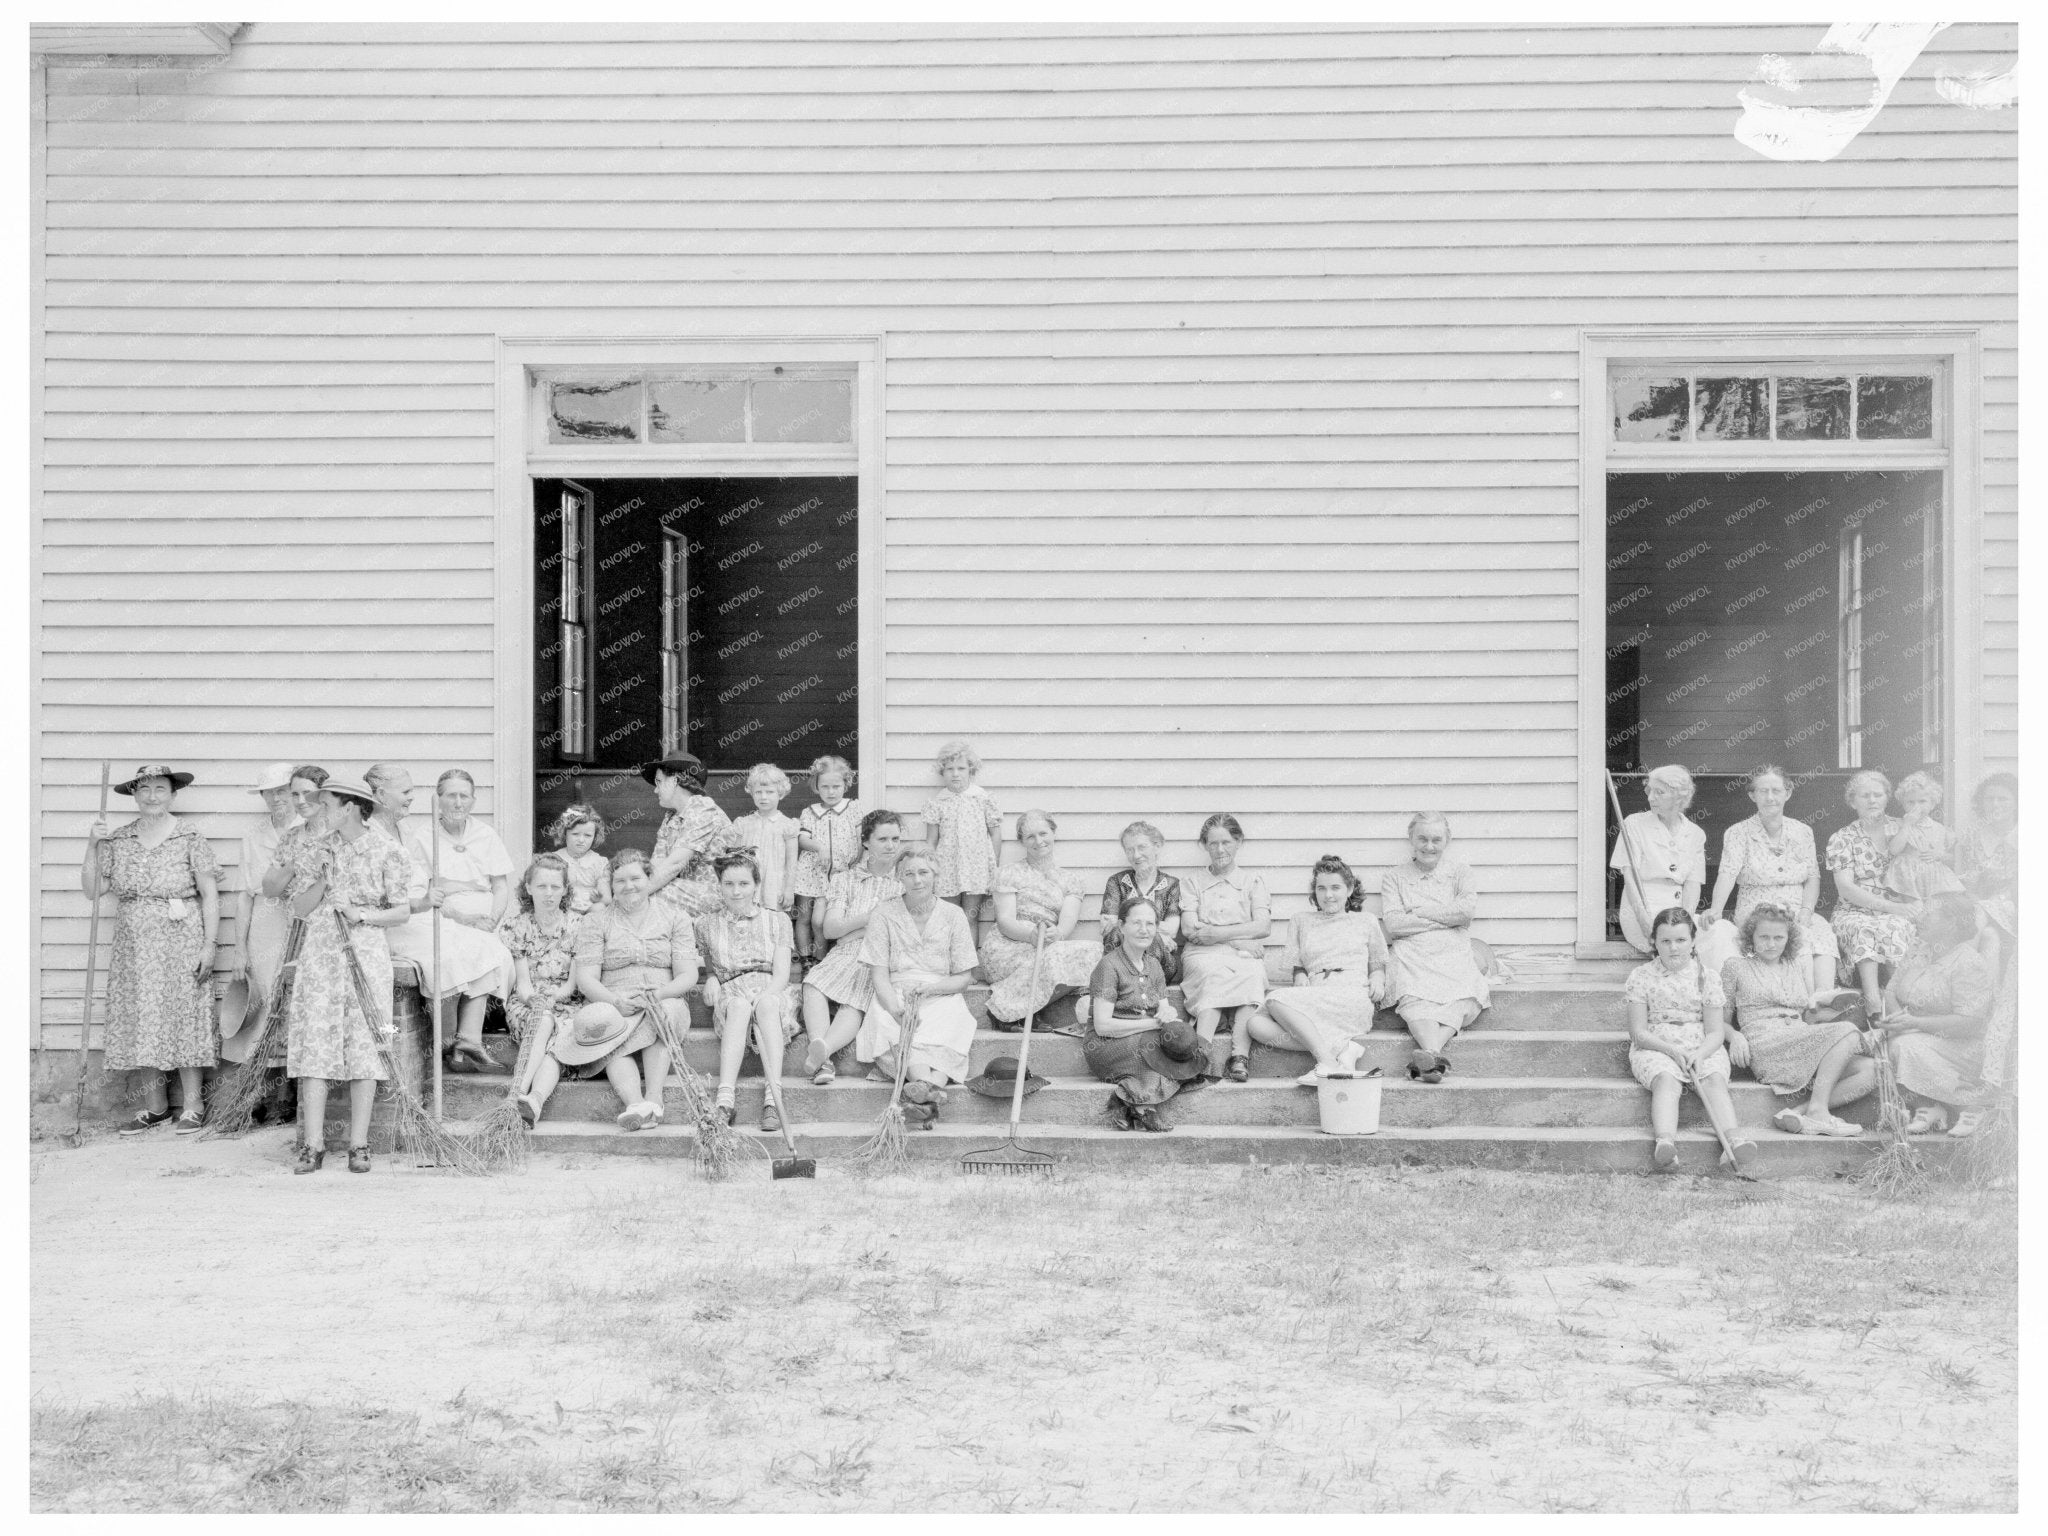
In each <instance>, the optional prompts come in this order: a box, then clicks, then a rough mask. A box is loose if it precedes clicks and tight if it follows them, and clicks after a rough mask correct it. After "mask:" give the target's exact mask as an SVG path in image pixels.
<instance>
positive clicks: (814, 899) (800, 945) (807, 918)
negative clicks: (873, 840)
mask: <svg viewBox="0 0 2048 1536" xmlns="http://www.w3.org/2000/svg"><path fill="white" fill-rule="evenodd" d="M811 787H812V788H813V789H815V790H816V791H817V793H818V801H817V804H815V805H807V806H805V807H804V809H803V814H802V815H801V816H799V817H797V820H796V849H797V852H796V952H797V953H798V954H799V955H802V956H803V957H804V958H806V959H808V960H818V959H822V958H823V957H824V954H825V951H826V950H827V949H829V948H831V945H830V944H829V943H827V942H826V940H825V937H824V935H823V934H821V933H818V932H816V931H815V930H814V929H813V927H812V921H811V920H812V917H813V914H815V913H816V911H817V908H818V903H819V902H821V901H823V900H824V899H825V892H826V888H827V887H828V886H829V885H830V883H831V880H832V877H833V876H834V875H836V874H838V873H839V871H840V870H842V869H846V868H848V867H849V866H850V865H852V863H853V862H854V860H856V859H858V858H859V857H860V855H861V847H860V819H861V817H862V816H864V815H865V814H867V813H866V812H865V811H864V810H863V809H862V808H861V803H860V802H859V801H858V800H855V799H854V798H852V796H853V764H851V763H849V762H848V761H847V760H846V759H845V758H843V757H821V758H819V759H818V760H817V761H816V762H814V763H812V764H811Z"/></svg>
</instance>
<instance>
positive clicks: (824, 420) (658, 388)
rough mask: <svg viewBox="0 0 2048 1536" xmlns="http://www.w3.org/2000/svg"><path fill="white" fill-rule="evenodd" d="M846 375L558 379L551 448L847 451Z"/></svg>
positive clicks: (778, 372)
mask: <svg viewBox="0 0 2048 1536" xmlns="http://www.w3.org/2000/svg"><path fill="white" fill-rule="evenodd" d="M853 382H854V381H853V375H852V373H851V372H850V371H830V372H828V371H823V370H809V369H796V368H788V369H784V368H776V369H773V370H760V371H757V372H752V373H737V372H735V373H730V374H719V375H710V374H699V375H695V376H691V377H679V376H676V375H673V374H656V373H646V374H617V373H613V374H606V375H601V376H600V375H562V376H558V377H553V378H549V379H547V380H545V381H544V382H543V384H542V388H543V390H544V391H545V402H546V403H545V406H544V414H545V416H546V421H547V440H548V442H549V443H550V444H555V445H566V444H589V445H594V446H601V447H615V448H616V447H623V446H629V445H636V444H637V445H671V444H684V445H687V444H702V445H705V446H707V447H708V446H713V445H753V444H760V445H769V444H773V445H777V446H778V447H787V446H790V445H802V444H823V445H848V446H850V445H851V444H852V442H853Z"/></svg>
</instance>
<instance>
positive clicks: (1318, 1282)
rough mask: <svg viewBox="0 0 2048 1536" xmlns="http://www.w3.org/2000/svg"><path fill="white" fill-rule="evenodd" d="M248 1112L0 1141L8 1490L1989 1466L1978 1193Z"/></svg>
mask: <svg viewBox="0 0 2048 1536" xmlns="http://www.w3.org/2000/svg"><path fill="white" fill-rule="evenodd" d="M266 1137H267V1138H268V1139H266ZM282 1139H283V1133H282V1132H272V1133H258V1135H257V1136H255V1137H252V1138H250V1139H249V1140H248V1141H245V1142H242V1143H234V1144H217V1143H203V1144H199V1145H193V1144H191V1143H187V1142H173V1141H172V1140H171V1139H169V1138H168V1137H164V1138H162V1139H156V1140H150V1141H147V1142H145V1143H144V1144H143V1145H139V1146H138V1145H135V1144H132V1143H128V1144H122V1143H117V1142H114V1141H112V1140H111V1139H108V1140H104V1141H97V1142H93V1143H90V1144H88V1145H87V1146H85V1147H84V1148H81V1149H79V1150H76V1151H66V1150H63V1149H61V1148H54V1147H39V1148H32V1150H31V1164H32V1174H33V1177H34V1183H33V1186H32V1191H31V1197H32V1214H33V1247H32V1254H31V1265H32V1276H33V1280H32V1284H33V1315H32V1351H31V1353H32V1359H31V1372H32V1381H33V1389H34V1397H33V1412H32V1447H31V1478H32V1499H33V1507H34V1508H36V1509H37V1510H43V1511H93V1510H189V1511H212V1510H223V1511H300V1510H537V1509H575V1510H657V1509H659V1510H691V1509H702V1510H731V1511H788V1510H826V1511H876V1510H897V1509H906V1510H907V1509H915V1510H932V1511H938V1510H972V1511H985V1510H1019V1511H1029V1510H1072V1511H1081V1510H1122V1509H1137V1510H1301V1511H1327V1512H1345V1511H1380V1510H1385V1511H1490V1510H1549V1511H1591V1510H1688V1509H1690V1510H1799V1511H1838V1510H1925V1511H1935V1510H1940V1511H1950V1510H2012V1509H2014V1508H2016V1504H2017V1496H2018V1495H2017V1489H2018V1482H2017V1446H2016V1425H2015V1413H2016V1399H2017V1383H2016V1377H2017V1348H2016V1338H2017V1312H2016V1276H2017V1250H2016V1242H2015V1234H2014V1228H2015V1222H2016V1209H2015V1200H2014V1197H2013V1196H2012V1195H2011V1194H2008V1193H1982V1192H1971V1191H1963V1190H1943V1191H1940V1192H1939V1193H1938V1194H1937V1195H1936V1196H1934V1197H1932V1198H1930V1199H1928V1200H1926V1201H1924V1202H1910V1203H1881V1202H1878V1201H1874V1200H1872V1199H1870V1198H1868V1197H1867V1196H1864V1195H1862V1194H1860V1193H1858V1192H1857V1191H1855V1190H1854V1189H1853V1188H1852V1187H1850V1186H1847V1185H1843V1184H1839V1183H1830V1182H1792V1183H1786V1184H1783V1185H1780V1186H1778V1189H1779V1191H1780V1194H1781V1198H1778V1199H1775V1200H1771V1201H1768V1202H1766V1203H1759V1204H1749V1203H1743V1202H1741V1201H1740V1200H1738V1199H1737V1198H1736V1197H1735V1191H1734V1188H1733V1187H1732V1186H1730V1185H1728V1184H1725V1183H1722V1182H1719V1181H1711V1180H1704V1179H1679V1180H1659V1179H1653V1178H1649V1177H1638V1176H1628V1175H1614V1176H1602V1175H1560V1174H1511V1173H1498V1172H1482V1171H1456V1170H1437V1171H1425V1170H1402V1169H1391V1170H1378V1169H1360V1170H1355V1171H1347V1172H1343V1173H1333V1174H1323V1173H1318V1172H1315V1171H1304V1170H1298V1169H1288V1168H1281V1169H1274V1170H1271V1171H1264V1170H1257V1169H1253V1170H1233V1169H1211V1168H1189V1169H1163V1170H1159V1171H1156V1172H1143V1173H1140V1172H1133V1173H1131V1174H1128V1175H1116V1176H1111V1175H1108V1174H1104V1173H1101V1172H1090V1173H1062V1174H1060V1175H1059V1176H1057V1177H1056V1178H1055V1179H1053V1180H1051V1181H1037V1180H1032V1181H1026V1180H1020V1179H989V1178H968V1177H963V1176H959V1175H957V1174H953V1173H950V1172H938V1171H925V1172H921V1173H916V1174H911V1175H905V1176H901V1177H895V1178H890V1179H886V1180H881V1181H877V1182H874V1183H867V1184H863V1183H859V1182H856V1181H853V1180H850V1179H846V1178H843V1177H838V1176H835V1175H834V1173H833V1171H832V1170H831V1169H830V1168H829V1167H828V1168H827V1169H826V1170H825V1172H824V1174H823V1175H822V1176H821V1177H820V1178H819V1179H818V1181H817V1182H815V1183H801V1182H785V1183H782V1184H777V1185H772V1186H771V1185H770V1184H769V1183H768V1182H767V1175H766V1172H765V1169H764V1168H760V1167H757V1168H756V1170H755V1171H753V1172H751V1173H749V1174H748V1175H747V1176H746V1177H745V1179H744V1180H743V1181H742V1182H739V1183H734V1184H728V1185H721V1186H710V1185H706V1184H704V1183H702V1182H701V1181H700V1180H699V1179H698V1178H697V1177H696V1176H695V1175H694V1174H693V1173H692V1172H691V1171H690V1170H689V1169H688V1168H687V1167H685V1166H682V1165H679V1164H674V1163H667V1162H653V1161H640V1160H604V1159H596V1158H582V1159H577V1158H561V1157H551V1158H546V1159H542V1160H539V1161H538V1162H537V1163H536V1165H535V1166H534V1168H533V1169H532V1170H530V1171H529V1172H528V1173H526V1174H524V1175H520V1176H516V1177H510V1178H502V1179H497V1180H492V1181H470V1180H462V1179H458V1178H455V1177H452V1176H448V1175H444V1174H438V1173H433V1172H428V1171H421V1170H408V1169H398V1168H394V1167H391V1166H390V1165H389V1164H388V1163H386V1162H385V1161H383V1160H380V1162H379V1165H378V1168H377V1170H376V1172H375V1173H374V1174H372V1175H371V1176H369V1177H367V1178H364V1177H351V1176H350V1175H348V1174H347V1173H345V1172H343V1171H340V1169H339V1168H337V1167H336V1166H335V1164H334V1163H333V1162H330V1164H329V1167H328V1169H327V1170H326V1171H324V1172H322V1173H321V1174H319V1175H316V1176H314V1177H311V1178H293V1177H291V1176H290V1175H289V1174H288V1173H287V1172H286V1171H285V1169H286V1163H285V1160H284V1154H283V1150H282Z"/></svg>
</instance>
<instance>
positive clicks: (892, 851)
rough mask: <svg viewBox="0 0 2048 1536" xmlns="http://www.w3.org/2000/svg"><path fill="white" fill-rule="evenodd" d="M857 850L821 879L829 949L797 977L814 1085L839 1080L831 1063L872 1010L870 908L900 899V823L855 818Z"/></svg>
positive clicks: (881, 816)
mask: <svg viewBox="0 0 2048 1536" xmlns="http://www.w3.org/2000/svg"><path fill="white" fill-rule="evenodd" d="M860 846H861V856H860V858H859V859H857V860H856V861H854V863H853V864H851V865H849V866H848V867H846V868H845V869H841V870H839V871H838V872H837V873H835V874H834V875H833V876H832V877H831V878H830V879H829V880H827V881H826V883H825V894H824V895H823V896H821V897H819V898H818V906H817V920H818V937H819V940H820V942H824V943H829V944H830V945H831V946H832V948H831V950H830V951H829V952H828V953H827V954H826V956H825V958H824V959H822V960H820V961H819V962H818V963H817V964H816V965H814V966H812V967H811V968H810V970H809V971H807V972H806V973H805V975H804V988H803V1009H804V1029H805V1030H806V1031H807V1032H808V1035H809V1044H808V1046H807V1048H806V1049H805V1052H804V1070H805V1071H806V1072H808V1073H810V1075H811V1081H812V1082H814V1083H816V1084H817V1085H818V1086H819V1087H820V1088H823V1087H825V1086H826V1085H827V1084H829V1083H830V1082H831V1081H832V1079H833V1078H834V1077H836V1076H838V1072H839V1069H838V1068H837V1067H835V1066H833V1065H832V1058H833V1057H834V1056H835V1055H837V1054H838V1053H839V1052H840V1051H842V1050H844V1049H845V1048H846V1047H847V1046H849V1045H851V1044H852V1043H853V1037H854V1036H855V1035H857V1034H859V1033H860V1021H861V1018H862V1016H863V1015H865V1014H866V1013H867V1011H868V1009H870V1008H871V1007H873V1006H874V1002H875V984H874V981H873V979H872V973H871V972H870V971H869V970H868V967H867V965H866V964H865V963H864V962H863V961H862V960H861V957H860V951H861V945H862V943H863V942H865V940H866V938H867V926H868V919H869V917H870V916H872V915H873V913H874V910H875V908H877V907H879V906H880V905H882V903H883V902H885V901H894V900H895V899H896V898H897V897H898V896H901V895H902V894H903V887H902V885H901V884H900V883H899V882H898V881H897V879H896V861H897V859H898V858H900V857H901V856H902V853H903V819H902V818H901V817H900V816H898V815H897V814H896V813H895V812H894V811H869V812H868V813H867V814H866V815H865V816H863V817H861V819H860ZM835 1005H836V1006H835Z"/></svg>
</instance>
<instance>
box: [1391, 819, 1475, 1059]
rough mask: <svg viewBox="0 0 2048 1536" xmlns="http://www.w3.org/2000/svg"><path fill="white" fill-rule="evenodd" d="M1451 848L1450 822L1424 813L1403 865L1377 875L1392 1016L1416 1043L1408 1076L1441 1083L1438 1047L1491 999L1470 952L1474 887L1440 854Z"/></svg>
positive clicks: (1411, 829) (1413, 827)
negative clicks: (1390, 973)
mask: <svg viewBox="0 0 2048 1536" xmlns="http://www.w3.org/2000/svg"><path fill="white" fill-rule="evenodd" d="M1450 843H1451V824H1450V822H1449V821H1447V820H1445V819H1444V817H1443V815H1442V814H1441V813H1440V812H1437V811H1423V812H1421V813H1420V814H1419V815H1417V816H1416V817H1415V818H1414V819H1413V820H1411V821H1410V822H1409V823H1408V850H1409V857H1408V861H1407V862H1406V863H1404V864H1401V865H1399V866H1397V867H1395V868H1393V869H1390V870H1388V871H1387V872H1386V874H1385V875H1383V876H1382V877H1381V878H1380V925H1381V926H1382V927H1383V928H1384V929H1385V930H1386V935H1387V943H1388V947H1389V948H1390V949H1391V950H1392V951H1393V971H1394V976H1395V981H1394V1011H1395V1012H1396V1013H1398V1014H1400V1015H1401V1022H1402V1023H1404V1024H1406V1025H1407V1026H1408V1033H1409V1034H1410V1035H1411V1036H1412V1037H1413V1038H1414V1040H1415V1050H1414V1051H1413V1053H1411V1055H1410V1056H1409V1059H1408V1075H1409V1076H1410V1077H1413V1078H1417V1079H1419V1080H1420V1081H1422V1082H1425V1083H1440V1082H1442V1081H1443V1078H1444V1074H1445V1073H1446V1072H1448V1071H1450V1069H1451V1063H1450V1058H1449V1057H1447V1056H1445V1055H1444V1047H1445V1046H1447V1045H1448V1044H1450V1042H1451V1041H1452V1040H1454V1039H1456V1038H1457V1036H1458V1032H1459V1031H1460V1030H1462V1029H1463V1028H1464V1027H1465V1026H1466V1025H1468V1024H1470V1023H1471V1022H1472V1021H1473V1020H1474V1019H1476V1018H1478V1017H1479V1015H1480V1014H1481V1013H1482V1012H1483V1011H1484V1010H1485V1008H1486V1006H1487V1004H1488V1003H1489V1002H1491V1001H1492V997H1493V994H1492V993H1491V991H1490V990H1489V989H1488V987H1487V985H1486V976H1485V974H1484V973H1483V972H1482V971H1481V970H1480V969H1479V959H1478V956H1477V955H1475V954H1474V953H1473V950H1472V931H1471V930H1472V919H1473V916H1474V915H1475V914H1476V913H1477V912H1478V910H1479V888H1478V886H1477V885H1476V884H1475V883H1474V881H1473V879H1472V871H1471V870H1470V869H1469V868H1468V867H1467V866H1466V865H1465V863H1464V861H1463V860H1460V859H1455V858H1453V857H1451V856H1450V854H1449V853H1448V852H1447V851H1446V850H1448V849H1449V847H1450Z"/></svg>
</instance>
